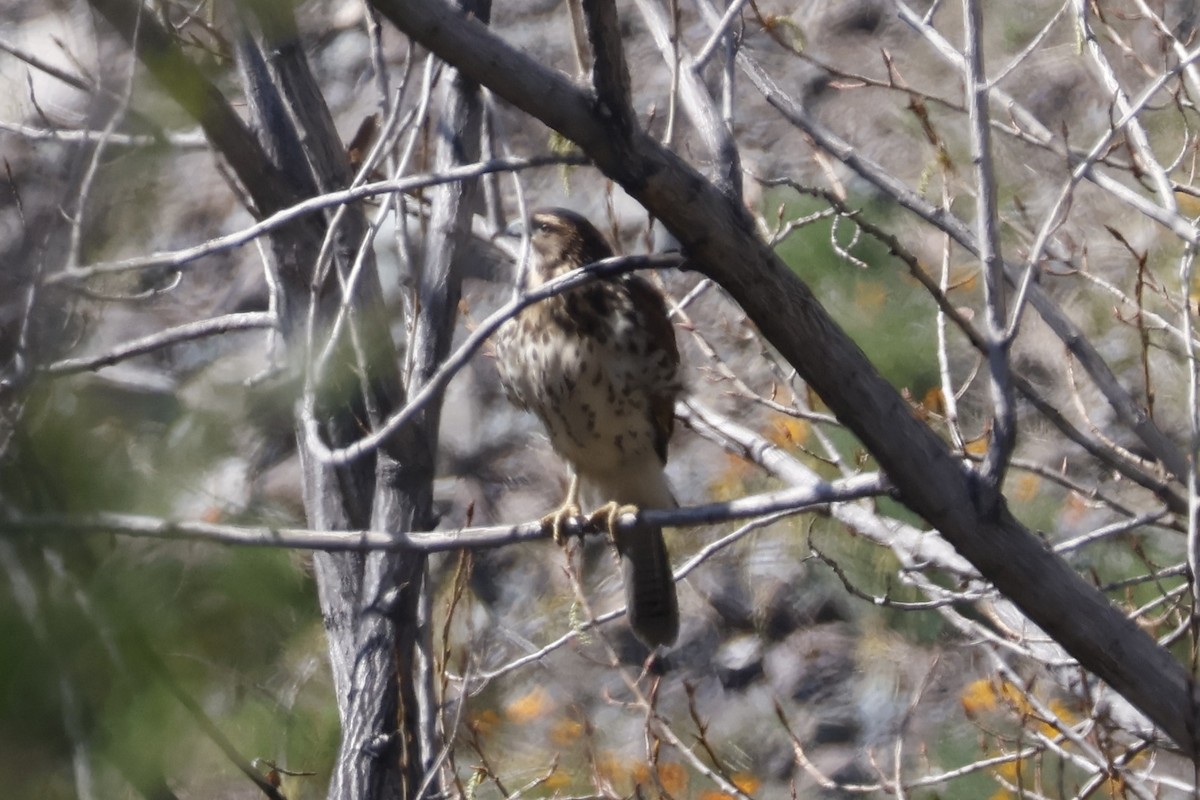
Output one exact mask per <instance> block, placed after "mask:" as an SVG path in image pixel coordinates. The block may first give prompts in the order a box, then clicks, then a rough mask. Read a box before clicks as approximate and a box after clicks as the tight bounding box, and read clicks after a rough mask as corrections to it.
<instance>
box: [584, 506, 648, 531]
mask: <svg viewBox="0 0 1200 800" xmlns="http://www.w3.org/2000/svg"><path fill="white" fill-rule="evenodd" d="M638 510H639V509H638V507H637V506H632V505H621V504H620V503H618V502H617V501H616V500H610V501H608V502H607V503H605V504H604V505H602V506H600V507H599V508H597V509H596V510H595V511H593V512H592V513H591V514H588V517H587V524H588V526H589V527H592V528H598V529H602V530H605V531H607V532H608V535H609V538H611V539H613V540H614V541H615V540H616V530H617V521H618V520H619V519H620V518H621V515H622V514H634V515H636V514H637V513H638Z"/></svg>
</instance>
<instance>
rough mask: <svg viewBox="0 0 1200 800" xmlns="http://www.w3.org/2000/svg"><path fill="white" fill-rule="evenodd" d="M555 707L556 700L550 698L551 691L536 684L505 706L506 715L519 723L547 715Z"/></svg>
mask: <svg viewBox="0 0 1200 800" xmlns="http://www.w3.org/2000/svg"><path fill="white" fill-rule="evenodd" d="M553 707H554V701H553V700H552V699H551V698H550V693H549V692H547V691H546V690H545V689H543V688H542V687H540V686H536V687H534V688H533V689H532V690H531V691H529V692H528V693H527V694H525V695H524V696H522V697H518V698H517V699H516V700H514V701H512V702H511V703H509V704H508V705H507V706H505V707H504V716H506V717H508V718H509V720H511V721H512V722H515V723H517V724H518V725H523V724H525V723H528V722H533V721H534V720H536V719H539V718H540V717H543V716H545V715H546V714H547V713H548V712H549V711H550V709H551V708H553Z"/></svg>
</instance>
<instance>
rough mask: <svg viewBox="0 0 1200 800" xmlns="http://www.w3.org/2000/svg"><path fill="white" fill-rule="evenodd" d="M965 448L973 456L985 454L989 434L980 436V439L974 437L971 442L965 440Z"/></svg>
mask: <svg viewBox="0 0 1200 800" xmlns="http://www.w3.org/2000/svg"><path fill="white" fill-rule="evenodd" d="M963 449H964V450H966V451H967V452H968V453H970V454H971V455H973V456H982V455H985V454H986V453H987V451H988V437H987V434H984V435H983V436H980V437H979V438H978V439H972V440H971V441H969V442H965V443H964V444H963Z"/></svg>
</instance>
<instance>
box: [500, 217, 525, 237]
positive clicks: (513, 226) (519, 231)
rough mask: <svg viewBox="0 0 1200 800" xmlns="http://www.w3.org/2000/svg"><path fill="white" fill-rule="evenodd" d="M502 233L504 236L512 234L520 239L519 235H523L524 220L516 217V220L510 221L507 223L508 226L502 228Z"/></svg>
mask: <svg viewBox="0 0 1200 800" xmlns="http://www.w3.org/2000/svg"><path fill="white" fill-rule="evenodd" d="M503 235H504V236H512V237H513V238H515V239H520V238H521V237H523V236H524V235H525V221H524V220H520V219H518V220H514V221H513V222H510V223H509V224H508V227H507V228H505V229H504V233H503Z"/></svg>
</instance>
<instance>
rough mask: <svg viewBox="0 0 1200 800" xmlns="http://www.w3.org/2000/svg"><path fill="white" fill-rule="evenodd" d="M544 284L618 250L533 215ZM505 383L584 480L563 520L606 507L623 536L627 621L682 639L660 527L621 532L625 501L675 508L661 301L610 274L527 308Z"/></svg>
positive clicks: (667, 334)
mask: <svg viewBox="0 0 1200 800" xmlns="http://www.w3.org/2000/svg"><path fill="white" fill-rule="evenodd" d="M529 237H530V242H531V244H532V247H533V255H534V257H533V263H532V265H531V268H530V270H529V273H528V276H527V279H526V287H525V288H528V289H532V288H536V287H537V286H540V285H541V284H543V283H545V282H546V281H548V280H550V279H551V278H554V277H556V276H558V275H562V274H563V273H566V272H569V271H571V270H573V269H576V268H577V267H581V266H584V265H585V264H590V263H592V262H594V261H599V260H601V259H604V258H608V257H610V256H611V255H612V254H613V253H612V249H611V248H610V247H609V246H608V243H607V242H605V240H604V237H603V236H601V234H600V232H599V231H597V230H596V228H595V227H594V226H593V225H592V224H591V223H590V222H588V221H587V220H586V219H584V218H583V217H582V216H580V215H578V214H576V213H574V212H572V211H568V210H565V209H543V210H540V211H536V212H534V213H533V214H532V215H531V216H530V219H529ZM496 350H497V355H498V361H499V365H500V379H501V382H502V383H503V384H504V388H505V391H506V392H507V394H508V397H509V399H510V400H512V401H513V402H514V403H515V404H516V405H518V406H520V407H521V408H525V409H528V410H530V411H532V412H533V413H535V414H537V416H538V417H539V418H540V419H541V421H542V424H543V425H545V426H546V430H547V432H548V433H549V434H550V443H551V444H552V445H553V446H554V449H555V451H557V452H558V454H559V455H561V456H562V457H563V458H564V459H566V460H567V462H568V463H569V464H570V466H571V469H572V471H573V473H574V476H573V479H572V481H571V489H570V492H569V493H568V495H567V499H566V501H565V502H564V504H563V506H562V508H560V509H559V510H558V511H557V512H555V513H554V514H552V515H550V516H548V517H547V518H546V519H547V522H548V524H549V523H550V522H553V523H555V532H556V535H557V532H558V524H559V523H561V521H562V520H563V519H565V518H566V517H568V516H571V515H575V514H578V513H579V510H580V509H579V503H580V501H581V500H582V502H583V503H584V507H585V508H587V509H588V510H596V509H600V511H599V512H597V515H600V514H603V515H606V517H607V518H608V519H609V521H610V529H612V530H614V537H613V538H614V541H615V543H616V547H617V552H618V554H619V555H620V559H621V570H622V577H623V578H624V581H625V596H626V601H627V605H628V609H629V623H630V625H631V626H632V627H633V631H634V633H635V634H637V636H638V638H640V639H641V640H642V641H643V642H645V643H646V644H647V645H649V646H650V647H654V646H656V645H669V644H671V643H673V642H674V641H675V638H676V636H677V635H678V633H679V608H678V603H677V600H676V597H675V583H674V580H673V578H672V575H671V563H670V560H669V558H668V556H667V549H666V545H665V544H664V543H663V535H662V529H661V528H658V527H651V526H646V525H639V526H638V527H636V528H635V529H632V530H628V531H620V530H615V528H614V526H612V524H611V521H612V520H613V519H615V514H616V512H617V511H619V510H620V508H621V507H622V506H626V505H630V506H640V507H646V508H674V507H675V499H674V497H672V495H671V490H670V488H669V487H668V486H667V479H666V475H665V474H664V472H663V468H664V467H665V466H666V463H667V442H668V440H669V439H670V438H671V431H672V429H673V428H674V426H675V411H674V408H675V398H676V396H678V394H679V392H680V390H681V388H682V384H681V382H680V379H679V350H678V348H677V347H676V345H675V331H674V329H673V328H672V327H671V322H670V320H669V319H668V317H667V308H666V305H665V303H664V302H663V298H662V296H661V295H659V293H658V292H657V291H655V289H654V288H653V287H651V286H650V284H648V283H647V282H646V281H644V280H642V279H641V278H639V277H637V276H636V275H620V276H618V277H613V278H605V279H603V280H597V281H594V282H592V283H589V284H587V285H585V286H581V287H579V288H576V289H572V290H571V291H569V292H566V293H564V294H560V295H556V296H554V297H550V298H548V299H546V300H543V301H541V302H540V303H537V304H535V305H532V306H530V307H529V308H526V309H525V310H524V311H523V312H522V313H521V314H520V315H519V316H518V317H517V318H516V319H513V320H510V321H509V322H507V323H506V324H505V325H504V327H503V328H501V330H500V332H499V334H498V340H497V346H496Z"/></svg>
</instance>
